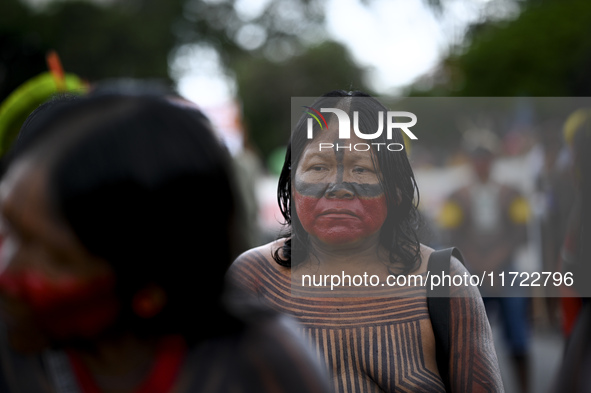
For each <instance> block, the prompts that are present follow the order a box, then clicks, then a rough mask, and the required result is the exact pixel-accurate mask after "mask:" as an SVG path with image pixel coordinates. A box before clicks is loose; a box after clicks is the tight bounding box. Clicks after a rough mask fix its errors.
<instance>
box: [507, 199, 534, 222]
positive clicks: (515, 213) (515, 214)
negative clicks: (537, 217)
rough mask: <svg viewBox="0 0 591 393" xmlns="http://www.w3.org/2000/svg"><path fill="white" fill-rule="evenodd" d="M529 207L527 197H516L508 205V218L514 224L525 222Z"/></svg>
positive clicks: (528, 214) (527, 217)
mask: <svg viewBox="0 0 591 393" xmlns="http://www.w3.org/2000/svg"><path fill="white" fill-rule="evenodd" d="M529 216H530V208H529V203H528V202H527V199H525V198H524V197H517V198H515V199H514V200H513V201H512V202H511V205H510V206H509V218H510V219H511V221H512V222H513V223H514V224H525V223H526V222H527V221H528V220H529Z"/></svg>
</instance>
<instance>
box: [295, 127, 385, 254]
mask: <svg viewBox="0 0 591 393" xmlns="http://www.w3.org/2000/svg"><path fill="white" fill-rule="evenodd" d="M331 125H332V124H329V130H327V131H324V132H323V133H322V134H321V135H319V136H318V137H317V138H315V139H314V140H312V142H311V143H309V144H308V145H307V147H306V148H305V149H304V151H303V153H302V155H301V157H300V160H299V163H298V165H297V168H296V173H295V181H294V182H295V187H294V189H295V192H294V203H295V208H296V211H297V214H298V217H299V219H300V221H301V223H302V226H303V227H304V229H305V230H306V232H308V233H309V234H310V235H311V236H312V237H313V238H315V239H317V240H318V241H320V242H321V243H324V244H329V245H355V244H356V243H361V242H363V241H365V240H367V239H369V238H376V239H377V236H376V235H378V234H379V231H380V228H381V227H382V224H383V223H384V221H385V219H386V215H387V205H386V197H385V194H384V192H383V189H382V187H381V185H380V183H379V180H378V174H377V172H376V168H375V167H374V163H373V161H372V153H371V151H356V150H355V149H354V148H353V147H352V146H353V145H355V144H357V143H362V142H367V141H362V140H360V139H356V138H355V137H353V138H351V139H349V140H346V141H345V140H338V139H337V138H338V133H337V131H336V129H335V128H334V127H331ZM320 143H323V145H320ZM329 143H330V144H332V145H333V147H332V148H325V147H324V146H328V145H327V144H329ZM319 146H323V148H322V149H320V147H319ZM349 146H351V149H349ZM344 147H346V148H344Z"/></svg>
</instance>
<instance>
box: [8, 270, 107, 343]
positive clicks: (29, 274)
mask: <svg viewBox="0 0 591 393" xmlns="http://www.w3.org/2000/svg"><path fill="white" fill-rule="evenodd" d="M114 287H115V279H114V277H113V276H112V275H105V276H100V277H96V278H93V279H90V280H82V279H80V278H78V277H74V276H67V277H62V278H60V279H55V280H52V279H50V278H48V277H46V276H45V275H44V274H42V273H40V272H38V271H36V270H23V271H18V272H15V273H9V272H4V273H2V274H1V275H0V291H1V292H4V293H5V294H6V295H8V296H9V297H12V298H15V299H17V300H20V301H22V302H24V303H25V304H26V305H27V306H28V307H29V308H30V309H31V312H32V314H33V315H34V318H35V321H36V322H37V323H38V324H39V326H40V328H42V329H43V330H44V331H45V332H47V333H48V334H49V335H50V336H51V337H53V338H57V339H65V338H73V337H76V338H81V337H92V336H94V335H96V334H98V333H99V332H101V331H102V330H104V329H105V328H106V327H108V326H109V325H110V324H112V323H113V321H114V319H115V318H116V316H117V314H118V312H119V302H118V300H117V298H116V295H115V291H114Z"/></svg>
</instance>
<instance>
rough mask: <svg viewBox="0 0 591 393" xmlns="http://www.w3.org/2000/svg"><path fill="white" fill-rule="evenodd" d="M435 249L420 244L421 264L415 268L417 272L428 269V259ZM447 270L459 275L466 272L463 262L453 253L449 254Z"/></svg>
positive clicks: (424, 271)
mask: <svg viewBox="0 0 591 393" xmlns="http://www.w3.org/2000/svg"><path fill="white" fill-rule="evenodd" d="M435 251H436V250H435V249H433V248H431V247H429V246H427V245H424V244H421V264H420V265H419V266H418V268H417V272H418V273H426V272H427V270H428V269H429V259H430V258H431V254H433V252H435ZM449 270H450V272H451V273H453V274H460V275H462V274H464V273H465V272H468V270H467V269H466V267H465V266H464V264H463V263H462V262H461V261H460V260H459V259H458V258H456V257H455V256H454V255H452V256H451V259H450V268H449Z"/></svg>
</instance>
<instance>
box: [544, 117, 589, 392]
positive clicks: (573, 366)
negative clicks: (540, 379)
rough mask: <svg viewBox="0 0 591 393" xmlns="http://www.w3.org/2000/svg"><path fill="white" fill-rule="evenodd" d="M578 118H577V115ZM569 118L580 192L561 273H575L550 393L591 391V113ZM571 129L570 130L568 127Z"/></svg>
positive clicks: (568, 134) (569, 137) (565, 301)
mask: <svg viewBox="0 0 591 393" xmlns="http://www.w3.org/2000/svg"><path fill="white" fill-rule="evenodd" d="M573 115H574V116H573ZM573 115H571V116H570V117H569V119H570V120H571V121H572V120H573V119H576V118H577V117H578V119H577V121H576V122H575V124H571V126H568V125H569V122H568V121H567V122H566V123H565V125H566V126H565V128H564V131H565V132H564V137H565V141H566V142H567V143H568V145H569V147H570V148H571V149H572V152H573V174H572V175H573V178H574V182H573V183H574V184H573V185H574V187H575V190H576V194H575V203H574V205H573V206H572V209H571V214H570V216H569V225H568V231H567V233H566V236H565V238H564V245H563V250H562V264H561V270H562V272H563V273H571V274H572V277H573V285H572V286H571V287H566V286H563V287H561V290H562V291H563V292H562V293H563V295H564V296H565V297H564V298H563V299H562V306H563V308H564V310H563V311H564V327H565V328H568V330H567V331H566V330H565V334H566V337H567V342H566V347H565V352H564V359H563V361H562V364H561V365H560V368H559V369H558V370H557V373H556V375H555V379H554V381H553V384H552V387H551V389H550V390H549V391H548V392H549V393H558V392H572V393H589V392H591V335H589V332H590V330H591V302H590V301H589V300H590V299H589V297H588V293H589V290H588V288H589V279H590V278H591V237H590V236H589V235H590V234H589V225H591V209H590V208H589V203H588V201H589V200H590V198H591V156H589V154H588V151H589V149H590V148H591V111H590V110H589V109H581V110H578V111H576V112H575V113H574V114H573ZM567 126H568V127H567Z"/></svg>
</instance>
